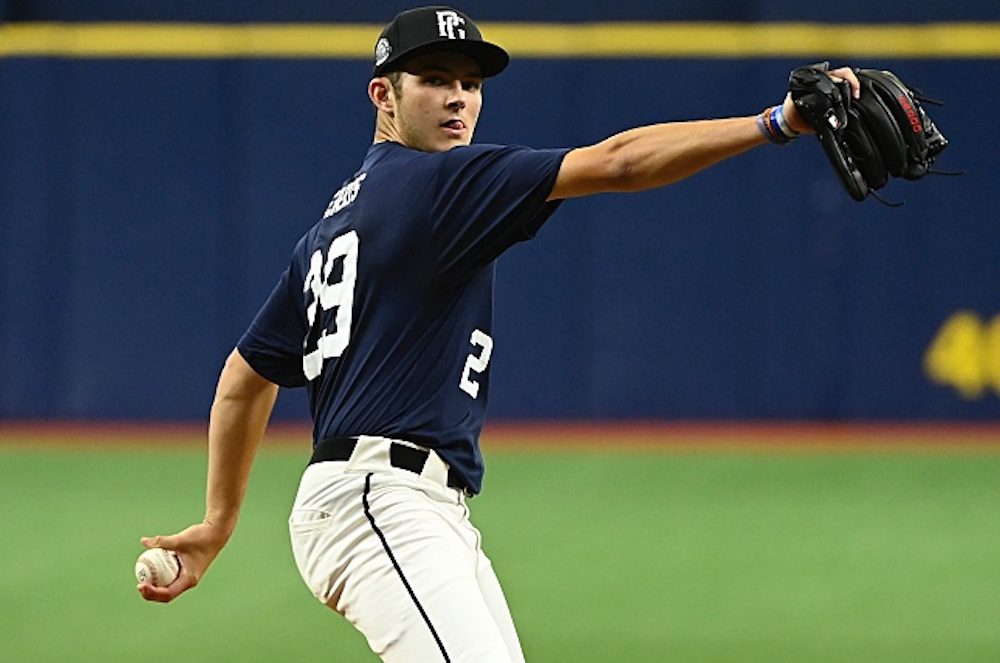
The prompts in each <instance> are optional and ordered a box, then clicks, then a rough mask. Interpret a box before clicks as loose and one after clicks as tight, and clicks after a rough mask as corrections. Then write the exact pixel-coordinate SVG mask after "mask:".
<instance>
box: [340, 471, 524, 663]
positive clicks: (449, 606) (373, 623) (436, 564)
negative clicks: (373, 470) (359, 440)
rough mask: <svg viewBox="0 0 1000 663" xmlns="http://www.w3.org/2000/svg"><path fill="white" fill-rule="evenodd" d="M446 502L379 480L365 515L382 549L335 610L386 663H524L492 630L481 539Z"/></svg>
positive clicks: (358, 572) (359, 563) (360, 567)
mask: <svg viewBox="0 0 1000 663" xmlns="http://www.w3.org/2000/svg"><path fill="white" fill-rule="evenodd" d="M447 496H448V493H447V491H440V492H437V491H421V490H409V489H405V488H403V489H400V488H398V487H392V486H388V487H385V488H381V489H380V487H379V486H378V483H377V479H376V481H375V482H374V486H373V489H372V491H371V493H370V494H369V498H368V500H367V515H368V517H369V519H370V524H371V527H372V531H373V533H374V534H375V537H376V538H377V539H378V540H379V542H380V545H381V547H382V550H381V551H377V552H374V553H373V554H371V555H370V556H369V557H368V558H366V559H363V560H362V559H357V560H355V562H356V565H355V572H352V573H350V574H349V576H348V578H347V580H346V582H345V584H344V591H343V593H342V595H341V596H340V601H339V604H338V606H337V608H338V610H340V611H341V612H342V613H343V614H344V615H345V617H347V618H348V619H349V620H350V621H351V622H352V623H353V624H354V625H355V626H356V627H357V628H358V629H359V630H360V631H361V632H362V633H364V634H365V636H366V638H368V641H369V644H370V645H371V647H372V649H373V651H375V652H376V653H378V654H379V655H380V656H381V657H382V658H383V660H385V661H389V662H395V661H399V662H407V663H409V662H412V661H434V660H450V661H470V662H475V663H484V662H494V661H496V662H497V663H509V662H510V661H516V660H521V659H520V658H519V657H518V658H512V657H511V654H510V649H511V644H510V643H509V642H508V638H505V633H504V629H502V628H501V627H500V626H498V624H497V620H496V614H495V613H496V612H497V611H498V608H497V607H496V606H495V605H491V600H492V601H493V602H494V603H495V601H496V598H497V597H496V594H495V593H493V592H492V591H491V594H490V597H489V600H488V598H487V597H486V596H484V594H483V591H482V584H481V580H482V579H481V577H480V570H481V569H480V554H481V553H480V551H479V549H478V536H477V534H476V532H475V530H472V529H471V528H469V527H468V522H467V520H466V519H465V514H466V512H465V508H464V506H463V505H461V504H459V503H458V502H457V501H452V502H449V501H448V499H447ZM489 575H490V576H492V571H490V572H489ZM494 581H495V576H494ZM487 585H488V586H490V587H492V585H491V584H490V583H487ZM497 589H499V587H498V586H497ZM501 599H502V593H501ZM500 612H502V613H504V614H505V615H506V617H505V620H504V621H505V623H507V622H509V621H510V617H509V614H507V611H506V605H505V604H504V606H503V609H502V610H501V611H500ZM510 628H511V629H512V624H511V626H510ZM514 641H515V642H516V635H515V636H514ZM518 655H519V652H518Z"/></svg>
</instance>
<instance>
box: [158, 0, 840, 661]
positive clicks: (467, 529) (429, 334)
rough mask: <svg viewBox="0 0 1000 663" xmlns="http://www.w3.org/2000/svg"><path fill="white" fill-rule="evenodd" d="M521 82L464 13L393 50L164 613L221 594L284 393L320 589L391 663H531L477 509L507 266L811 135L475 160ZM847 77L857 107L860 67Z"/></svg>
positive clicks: (731, 134)
mask: <svg viewBox="0 0 1000 663" xmlns="http://www.w3.org/2000/svg"><path fill="white" fill-rule="evenodd" d="M507 63H508V55H507V53H506V52H505V51H504V50H503V49H502V48H500V47H499V46H497V45H495V44H492V43H489V42H487V41H484V40H483V38H482V35H481V33H480V31H479V29H478V28H477V27H476V25H475V23H473V21H472V19H470V18H469V17H468V16H467V15H465V14H464V13H462V12H461V11H458V10H455V9H452V8H450V7H442V6H435V7H421V8H418V9H413V10H410V11H406V12H403V13H401V14H399V15H397V16H396V17H395V18H394V19H393V20H392V21H391V22H390V23H389V24H388V25H387V26H386V27H385V29H384V30H383V31H382V34H381V36H380V37H379V39H378V41H377V42H376V44H375V59H374V74H373V77H372V79H371V80H370V82H369V83H368V95H369V98H370V99H371V103H372V104H373V105H374V107H375V109H376V120H375V137H374V143H373V145H372V146H371V148H370V149H369V150H368V153H367V154H366V155H365V156H364V158H363V160H362V161H361V163H360V165H359V167H358V169H357V171H356V172H354V173H353V174H351V175H350V176H349V177H348V178H347V179H346V180H345V182H344V184H343V186H341V187H340V189H339V190H338V191H336V193H335V194H334V195H333V198H332V200H331V201H330V203H329V206H328V207H327V208H326V210H325V212H324V213H323V215H322V219H321V220H320V221H319V222H318V223H317V224H316V225H315V226H314V227H313V228H312V229H311V230H310V231H309V232H308V233H306V235H305V236H304V237H302V239H301V240H300V241H299V242H298V244H297V245H296V247H295V249H294V251H293V253H292V257H291V262H290V264H289V266H288V269H287V270H286V271H285V272H284V274H282V276H281V278H280V280H279V281H278V283H277V285H276V286H275V288H274V290H273V291H272V292H271V295H270V297H269V298H268V299H267V301H266V302H265V304H264V305H263V307H262V308H261V309H260V311H259V313H258V314H257V316H256V318H255V319H254V321H253V323H252V324H251V325H250V327H249V329H248V330H247V331H246V333H245V334H244V336H243V337H242V338H241V339H240V340H239V343H238V344H237V346H236V349H235V350H234V351H233V352H232V354H230V356H229V358H228V360H227V361H226V364H225V367H224V368H223V370H222V374H221V376H220V378H219V383H218V388H217V392H216V396H215V401H214V404H213V405H212V411H211V417H210V425H209V469H208V480H207V483H208V486H207V494H206V511H205V516H204V520H203V521H202V522H200V523H198V524H196V525H193V526H191V527H189V528H187V529H186V530H184V531H182V532H180V533H178V534H175V535H172V536H157V537H151V538H144V539H143V540H142V543H143V545H145V546H146V547H164V548H170V549H173V550H175V551H177V552H178V553H179V555H180V559H181V564H182V572H181V575H180V577H179V578H178V580H176V581H175V582H174V583H173V584H172V585H170V586H168V587H153V586H151V585H148V584H142V585H140V586H139V587H138V589H139V592H140V593H141V595H142V596H143V598H145V599H147V600H151V601H164V602H166V601H171V600H172V599H174V598H176V597H177V596H178V595H180V594H181V593H182V592H184V591H186V590H188V589H191V588H192V587H194V586H195V585H196V584H197V583H198V582H199V580H200V579H201V578H202V576H203V575H204V573H205V571H206V570H207V568H208V566H209V565H210V564H211V563H212V561H213V560H214V559H215V557H216V555H218V554H219V551H220V550H221V549H222V547H223V546H224V545H225V543H226V541H227V540H228V539H229V537H230V535H231V534H232V532H233V529H234V528H235V526H236V520H237V515H238V513H239V510H240V505H241V502H242V500H243V495H244V491H245V488H246V485H247V478H248V474H249V472H250V467H251V464H252V462H253V459H254V456H255V453H256V449H257V447H258V444H259V442H260V440H261V438H262V436H263V434H264V429H265V426H266V424H267V421H268V417H269V416H270V413H271V408H272V406H273V403H274V400H275V397H276V394H277V392H278V388H279V386H282V387H306V391H307V393H308V396H309V404H310V409H311V413H312V418H313V422H314V432H313V450H312V457H311V459H310V462H309V464H308V466H307V467H306V469H305V471H304V473H303V476H302V479H301V483H300V486H299V489H298V494H297V496H296V498H295V503H294V506H293V508H292V512H291V516H290V519H289V529H290V535H291V543H292V550H293V554H294V557H295V561H296V564H297V565H298V568H299V571H300V572H301V575H302V578H303V580H304V581H305V583H306V585H307V586H308V588H309V589H310V591H312V593H313V594H314V595H315V597H316V598H317V599H318V600H319V601H321V602H322V603H324V604H326V605H327V606H329V607H330V608H332V609H333V610H335V611H336V612H338V613H340V614H342V615H343V616H344V617H346V618H347V619H348V620H350V622H351V623H352V624H353V625H354V626H355V627H356V628H358V629H359V630H360V631H361V633H363V634H364V636H365V637H366V638H367V640H368V642H369V644H370V646H371V648H372V650H373V651H374V652H375V653H376V654H377V655H378V656H380V657H381V658H382V659H383V660H385V661H398V662H405V663H415V662H424V661H468V662H475V663H492V662H496V663H500V662H504V663H509V662H511V661H523V660H524V656H523V654H522V651H521V645H520V643H519V642H518V637H517V633H516V631H515V628H514V623H513V621H512V619H511V616H510V613H509V610H508V608H507V604H506V601H505V599H504V596H503V593H502V591H501V589H500V584H499V583H498V582H497V578H496V576H495V574H494V572H493V569H492V567H491V564H490V561H489V559H488V558H487V557H486V555H485V554H484V552H483V548H482V545H481V544H482V537H481V535H480V533H479V531H477V529H476V528H475V527H474V526H473V525H472V524H471V523H470V521H469V509H468V503H467V502H468V500H469V498H470V497H472V496H473V495H475V494H477V493H478V492H479V491H480V488H481V486H482V478H483V460H482V456H481V455H480V449H479V443H478V437H479V432H480V428H481V427H482V424H483V417H484V412H485V408H486V401H487V398H488V396H489V375H490V368H491V358H492V352H493V345H494V337H493V320H492V296H493V283H494V262H495V261H496V259H497V258H498V257H499V256H500V255H501V254H502V253H503V252H504V251H505V250H507V249H508V248H509V247H510V246H512V245H514V244H516V243H518V242H520V241H523V240H528V239H531V238H532V237H533V236H534V235H535V233H536V232H537V231H538V230H539V228H540V227H541V226H542V224H543V223H545V221H546V220H547V219H548V218H549V217H550V216H551V215H552V213H553V212H555V210H556V208H557V207H558V206H559V203H560V201H561V200H563V199H566V198H571V197H576V196H585V195H588V194H593V193H598V192H606V191H637V190H642V189H649V188H652V187H658V186H662V185H665V184H669V183H671V182H674V181H677V180H680V179H682V178H684V177H687V176H689V175H691V174H693V173H695V172H697V171H699V170H701V169H703V168H706V167H707V166H710V165H712V164H714V163H716V162H719V161H721V160H723V159H726V158H728V157H732V156H734V155H737V154H739V153H741V152H744V151H746V150H749V149H750V148H752V147H755V146H758V145H761V144H763V143H765V142H767V141H768V140H769V139H771V140H772V141H775V142H780V141H782V140H787V139H788V137H790V136H794V135H796V134H797V133H803V132H807V131H809V127H807V126H806V125H805V123H804V122H803V121H802V118H800V117H799V115H798V114H797V113H796V110H795V108H794V106H793V105H792V102H791V101H790V99H787V98H786V100H785V102H784V104H781V105H778V106H777V107H776V108H775V109H769V110H768V111H766V112H765V113H763V114H761V116H748V117H737V118H730V119H719V120H706V121H700V122H684V123H672V124H661V125H655V126H647V127H641V128H637V129H632V130H630V131H626V132H624V133H621V134H618V135H615V136H612V137H610V138H608V139H607V140H604V141H603V142H600V143H598V144H595V145H591V146H589V147H583V148H578V149H550V150H533V149H528V148H524V147H508V146H501V145H472V144H471V143H472V137H473V133H474V132H475V129H476V122H477V120H478V118H479V113H480V110H481V107H482V102H483V96H482V86H483V81H484V79H486V78H489V77H491V76H495V75H497V74H499V73H500V72H501V71H503V69H504V68H505V67H506V66H507ZM830 73H831V74H832V75H834V76H838V77H840V78H842V79H845V80H847V81H848V82H849V84H850V85H851V86H852V87H853V89H854V90H855V92H856V90H857V79H856V78H855V77H854V74H853V73H852V72H851V71H850V70H848V69H837V70H834V71H832V72H830ZM764 115H766V117H763V116H764Z"/></svg>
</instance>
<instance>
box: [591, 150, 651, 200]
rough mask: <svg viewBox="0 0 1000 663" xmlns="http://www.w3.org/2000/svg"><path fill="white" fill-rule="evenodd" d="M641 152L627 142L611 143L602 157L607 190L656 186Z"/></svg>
mask: <svg viewBox="0 0 1000 663" xmlns="http://www.w3.org/2000/svg"><path fill="white" fill-rule="evenodd" d="M646 163H647V162H646V161H644V160H643V159H642V157H641V155H640V154H638V153H637V151H636V150H635V149H634V148H633V146H632V145H631V144H630V143H628V142H626V143H623V144H619V143H617V142H612V143H610V144H609V145H608V146H607V147H606V150H605V153H604V154H603V155H602V158H601V169H600V170H601V179H602V181H603V183H604V189H605V190H606V191H613V192H619V193H631V192H635V191H643V190H645V189H648V188H650V187H651V186H655V185H654V184H652V183H651V181H650V180H651V177H650V173H648V172H646V171H647V168H646V167H645V164H646Z"/></svg>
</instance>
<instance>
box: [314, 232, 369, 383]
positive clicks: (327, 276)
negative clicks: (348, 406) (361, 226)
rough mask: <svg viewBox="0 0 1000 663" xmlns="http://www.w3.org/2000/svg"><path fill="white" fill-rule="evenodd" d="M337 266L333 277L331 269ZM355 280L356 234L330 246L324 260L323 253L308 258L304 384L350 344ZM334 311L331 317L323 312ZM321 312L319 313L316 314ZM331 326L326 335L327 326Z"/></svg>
mask: <svg viewBox="0 0 1000 663" xmlns="http://www.w3.org/2000/svg"><path fill="white" fill-rule="evenodd" d="M338 264H339V265H340V270H339V271H340V275H339V278H336V279H335V280H333V282H331V279H333V278H335V277H336V274H334V267H336V266H337V265H338ZM357 278H358V234H357V233H356V232H355V231H353V230H352V231H350V232H347V233H344V234H343V235H340V236H339V237H337V238H336V239H334V240H333V242H331V243H330V248H329V249H328V250H327V252H326V256H325V259H324V256H323V251H321V250H319V251H316V252H315V253H313V254H312V259H311V260H310V262H309V273H307V274H306V278H305V282H304V287H303V289H302V292H303V293H310V292H311V299H312V301H310V302H309V304H308V305H307V306H306V318H307V319H308V321H309V333H308V334H307V335H306V340H305V348H304V351H303V357H302V370H303V372H304V373H305V376H306V379H307V380H315V379H316V378H317V377H319V374H320V373H322V372H323V362H324V361H326V360H327V359H330V358H332V357H339V356H340V355H342V354H343V353H344V350H345V349H346V348H347V344H348V343H350V342H351V320H352V318H353V314H354V282H355V281H356V280H357ZM334 308H335V309H337V312H336V315H335V316H330V315H328V314H327V311H330V310H332V309H334ZM320 311H322V313H320ZM331 322H332V323H334V325H332V328H333V329H334V331H332V332H331V331H330V330H329V329H328V328H329V327H331V325H330V323H331Z"/></svg>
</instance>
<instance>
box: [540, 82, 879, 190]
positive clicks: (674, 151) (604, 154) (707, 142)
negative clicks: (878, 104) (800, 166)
mask: <svg viewBox="0 0 1000 663" xmlns="http://www.w3.org/2000/svg"><path fill="white" fill-rule="evenodd" d="M830 75H831V76H832V77H834V78H843V79H845V80H847V81H849V82H850V84H851V88H852V91H853V93H854V95H855V96H857V94H859V92H860V84H859V83H858V79H857V77H856V76H855V75H854V72H853V71H852V70H851V69H849V68H846V67H845V68H841V69H836V70H834V71H831V72H830ZM783 111H784V114H785V118H786V119H787V121H788V122H789V124H790V126H791V127H792V128H793V129H794V130H796V131H798V132H800V133H810V132H812V129H811V128H810V127H809V125H808V124H807V123H806V122H805V121H804V120H803V119H802V118H801V116H800V115H799V113H798V111H797V110H796V109H795V105H794V104H793V103H792V101H791V98H790V97H786V98H785V101H784V105H783ZM765 142H767V139H766V138H765V137H764V136H763V134H761V132H760V131H759V130H758V128H757V121H756V117H754V116H751V117H734V118H725V119H719V120H699V121H693V122H670V123H666V124H655V125H650V126H645V127H638V128H636V129H630V130H628V131H624V132H622V133H619V134H616V135H614V136H611V137H610V138H608V139H606V140H603V141H601V142H600V143H596V144H595V145H590V146H588V147H582V148H578V149H575V150H572V151H571V152H569V153H568V154H567V155H566V157H565V159H564V160H563V163H562V167H561V168H560V169H559V175H558V176H557V178H556V183H555V186H554V187H553V189H552V193H551V194H550V195H549V200H558V199H562V198H575V197H578V196H586V195H590V194H592V193H603V192H611V191H622V192H624V191H642V190H645V189H652V188H655V187H660V186H664V185H667V184H672V183H673V182H677V181H679V180H682V179H684V178H685V177H688V176H690V175H693V174H694V173H696V172H698V171H700V170H703V169H705V168H707V167H709V166H711V165H714V164H716V163H718V162H720V161H722V160H724V159H728V158H730V157H733V156H736V155H737V154H741V153H743V152H746V151H747V150H749V149H750V148H752V147H756V146H757V145H761V144H763V143H765Z"/></svg>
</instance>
